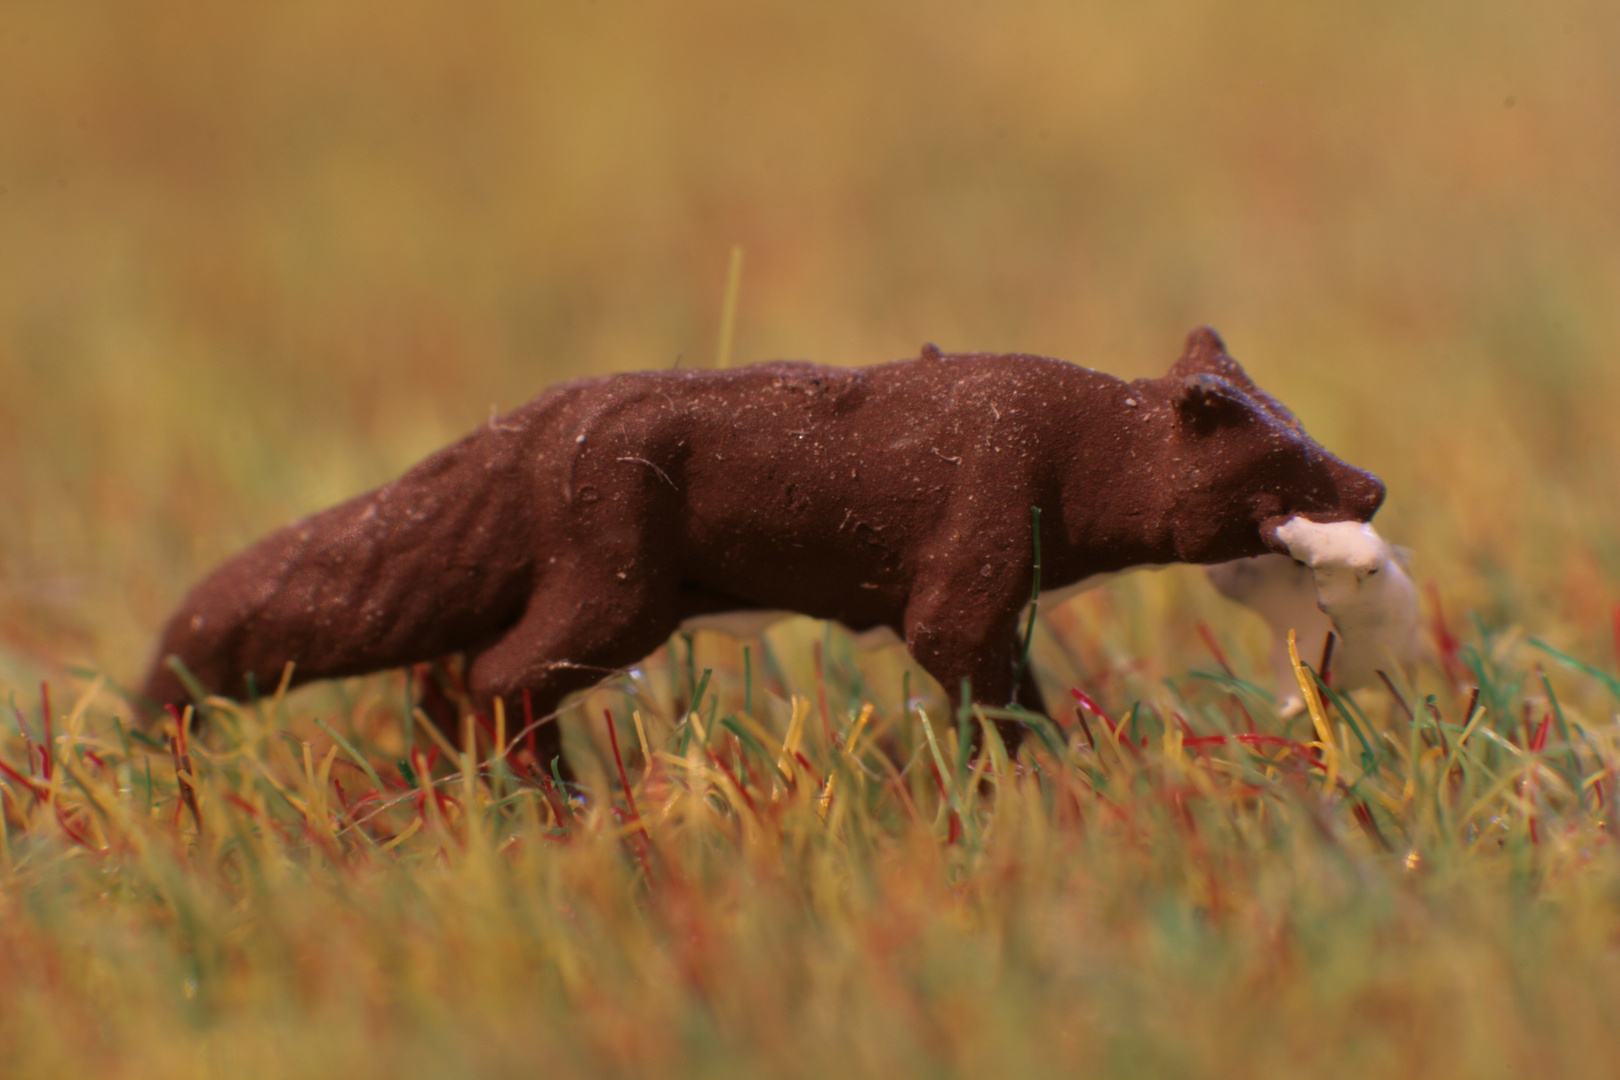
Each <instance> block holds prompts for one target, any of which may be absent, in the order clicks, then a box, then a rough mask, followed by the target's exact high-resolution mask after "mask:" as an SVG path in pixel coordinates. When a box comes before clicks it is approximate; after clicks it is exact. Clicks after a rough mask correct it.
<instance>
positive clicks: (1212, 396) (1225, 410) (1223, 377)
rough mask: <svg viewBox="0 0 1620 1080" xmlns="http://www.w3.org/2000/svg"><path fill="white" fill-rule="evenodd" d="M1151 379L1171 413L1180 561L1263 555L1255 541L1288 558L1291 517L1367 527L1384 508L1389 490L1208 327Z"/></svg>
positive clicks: (1169, 468) (1173, 512)
mask: <svg viewBox="0 0 1620 1080" xmlns="http://www.w3.org/2000/svg"><path fill="white" fill-rule="evenodd" d="M1148 381H1149V382H1151V383H1152V384H1154V390H1155V392H1156V395H1157V396H1158V397H1159V400H1160V401H1161V402H1164V403H1165V404H1166V405H1167V406H1168V408H1167V409H1165V410H1163V411H1165V412H1167V413H1168V414H1169V419H1170V424H1171V431H1170V433H1169V436H1168V439H1167V442H1166V445H1165V454H1166V457H1165V458H1164V459H1161V460H1162V462H1163V465H1162V468H1163V470H1164V471H1165V473H1167V475H1166V476H1165V480H1166V481H1167V483H1166V485H1165V490H1166V491H1167V492H1169V493H1170V496H1169V497H1170V498H1171V499H1172V500H1173V502H1172V505H1171V507H1170V508H1169V516H1170V519H1171V526H1172V530H1173V533H1174V545H1175V551H1176V556H1177V558H1178V559H1181V560H1183V561H1187V562H1198V563H1209V562H1222V561H1225V560H1227V559H1232V558H1238V557H1241V556H1244V555H1254V554H1258V550H1257V535H1258V541H1259V542H1260V543H1262V544H1264V545H1265V547H1268V548H1270V549H1271V550H1274V551H1279V552H1286V551H1287V545H1286V544H1285V543H1284V542H1283V541H1282V540H1281V539H1279V538H1278V536H1277V529H1278V528H1279V527H1280V526H1281V525H1283V524H1284V523H1285V522H1287V521H1289V520H1290V519H1292V518H1296V517H1298V518H1304V519H1306V520H1309V521H1316V522H1331V521H1358V522H1365V521H1369V520H1371V519H1372V516H1373V514H1375V513H1376V512H1377V511H1378V507H1379V505H1380V504H1382V503H1383V501H1384V485H1383V482H1382V481H1380V480H1379V479H1378V478H1377V477H1376V476H1374V475H1372V474H1371V473H1369V472H1365V471H1363V470H1361V469H1357V468H1355V467H1354V466H1352V465H1348V464H1346V463H1345V462H1343V461H1341V460H1339V459H1338V458H1337V457H1334V456H1333V455H1332V454H1330V453H1328V452H1327V450H1325V449H1323V447H1322V446H1321V445H1320V444H1319V443H1317V442H1316V441H1315V440H1314V439H1312V438H1311V437H1310V436H1309V435H1307V434H1306V433H1305V429H1304V428H1303V427H1301V426H1300V423H1299V420H1298V419H1297V418H1296V417H1295V416H1294V414H1293V413H1292V412H1290V411H1289V410H1288V409H1287V408H1286V407H1284V406H1283V405H1282V404H1281V403H1279V402H1278V401H1276V400H1275V399H1274V398H1272V397H1271V396H1270V395H1269V394H1267V393H1266V392H1265V391H1263V390H1261V389H1260V388H1259V387H1258V386H1256V385H1255V384H1254V381H1253V380H1251V379H1250V378H1249V376H1248V375H1247V373H1245V372H1244V370H1243V368H1242V367H1241V366H1239V365H1238V362H1237V361H1236V360H1233V359H1232V358H1231V357H1230V356H1229V355H1227V352H1226V346H1225V345H1224V344H1223V343H1222V341H1221V339H1220V337H1219V335H1217V334H1216V333H1215V331H1213V330H1211V329H1209V328H1208V327H1200V328H1198V329H1197V330H1194V331H1193V332H1192V333H1191V334H1189V335H1188V336H1187V343H1186V347H1185V349H1184V350H1183V352H1182V356H1181V358H1180V359H1179V360H1177V361H1176V362H1175V364H1174V365H1172V366H1171V368H1170V371H1169V372H1168V373H1167V374H1166V375H1165V376H1163V377H1162V378H1160V379H1155V380H1148ZM1234 511H1237V512H1235V513H1234Z"/></svg>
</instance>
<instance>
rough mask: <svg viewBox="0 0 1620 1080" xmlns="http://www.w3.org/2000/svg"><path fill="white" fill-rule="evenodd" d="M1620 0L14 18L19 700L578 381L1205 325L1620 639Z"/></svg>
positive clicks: (1148, 338) (109, 7) (11, 231)
mask: <svg viewBox="0 0 1620 1080" xmlns="http://www.w3.org/2000/svg"><path fill="white" fill-rule="evenodd" d="M1617 195H1620V6H1617V5H1615V4H1613V3H1602V2H1567V3H1565V2H1554V3H1542V4H1534V5H1532V4H1525V3H1508V2H1495V0H1474V2H1470V3H1460V2H1441V3H1432V4H1423V5H1414V4H1400V3H1387V2H1374V3H1368V4H1355V5H1351V4H1299V3H1283V2H1277V0H1251V2H1248V3H1217V2H1191V3H1163V2H1154V0H1149V2H1137V3H1117V2H1115V3H1108V2H1095V3H1057V2H1042V0H1032V2H1027V3H1003V4H967V3H950V2H947V3H938V2H936V3H929V4H922V3H909V2H894V3H884V4H876V3H859V4H856V3H839V2H823V3H817V4H803V3H799V4H789V3H780V2H778V3H769V2H766V3H746V4H745V3H725V2H712V0H699V2H686V3H681V4H662V5H658V4H650V5H635V4H626V3H615V2H600V3H590V4H587V3H573V4H558V3H551V4H547V3H536V4H520V3H509V4H503V3H489V2H462V3H456V4H436V3H389V4H383V3H363V2H341V3H335V2H326V3H303V2H281V3H273V4H269V3H266V4H215V3H201V2H195V0H166V2H164V3H159V4H151V5H139V4H124V3H105V4H94V3H72V2H64V0H52V2H50V3H45V2H24V0H18V2H13V3H9V4H7V5H5V7H4V11H3V14H0V681H4V682H6V683H11V684H16V683H17V682H19V681H22V680H24V679H31V678H36V677H38V676H39V675H40V674H50V673H52V672H53V671H56V670H60V665H65V664H78V663H87V664H90V665H93V666H97V667H103V668H105V669H106V670H108V671H109V672H110V673H111V674H112V675H113V676H114V677H115V678H118V679H121V680H130V679H133V678H134V677H135V675H136V673H137V671H138V669H139V667H140V665H141V664H142V663H143V662H144V660H145V658H146V654H147V650H148V649H149V648H150V647H151V644H152V641H153V635H154V633H155V631H156V628H157V627H158V625H159V623H160V621H161V620H162V619H163V618H164V617H165V616H166V615H167V613H168V611H169V609H170V608H171V607H172V606H173V604H174V603H176V602H177V601H178V599H179V597H180V595H181V593H182V591H183V590H184V589H185V588H186V586H187V585H189V584H190V582H191V581H192V580H193V579H194V578H196V577H197V576H198V575H199V574H201V573H202V572H204V571H205V570H207V569H208V567H209V566H210V565H212V564H213V563H214V562H215V561H217V560H218V559H220V558H222V557H223V556H225V555H226V554H228V553H229V552H230V551H232V550H234V549H236V548H237V547H239V546H241V545H243V544H245V543H247V542H248V541H250V540H252V539H253V538H254V537H256V536H257V535H259V534H260V533H262V532H263V531H265V530H267V529H269V528H271V527H273V526H275V525H278V524H281V523H284V522H285V521H287V520H289V519H291V518H292V517H294V516H296V515H298V514H301V513H304V512H307V511H310V510H314V509H316V508H318V507H320V506H322V505H325V504H327V503H330V502H332V501H335V500H337V499H339V498H341V497H344V496H346V495H349V494H353V493H355V492H357V491H359V490H361V489H362V488H364V487H367V486H370V485H373V484H376V483H380V482H382V481H384V480H387V479H389V478H390V477H392V476H393V475H395V474H396V473H397V472H399V471H400V470H402V469H403V468H404V467H406V466H407V465H409V464H410V463H411V462H412V461H414V460H416V459H417V458H418V457H420V456H421V455H423V454H425V453H427V452H428V451H430V450H432V449H433V448H435V447H437V446H438V445H440V444H442V443H444V442H445V441H447V440H449V439H451V438H453V437H455V436H457V435H459V434H460V433H462V432H463V431H465V430H467V429H469V428H470V427H472V426H473V425H475V424H477V423H479V422H480V421H482V420H484V419H486V418H487V417H488V415H489V411H490V409H491V407H492V406H497V407H500V408H508V407H511V406H513V405H515V404H517V403H519V402H520V401H522V400H525V399H527V398H528V397H531V396H533V395H534V394H535V393H537V392H539V391H540V390H541V389H542V388H544V387H545V386H546V385H547V384H548V383H550V382H552V381H554V380H557V379H561V378H564V377H568V376H573V375H578V374H582V373H587V372H600V371H610V370H625V369H636V368H648V367H663V366H668V365H670V364H672V363H674V362H675V360H676V358H677V357H682V358H684V359H683V362H685V363H712V362H713V357H714V354H715V349H716V339H717V330H718V322H719V313H720V307H721V296H722V290H723V287H724V279H725V274H726V266H727V260H728V256H729V252H730V250H731V248H732V247H733V245H741V246H742V247H743V248H744V249H745V252H746V258H745V263H744V268H743V275H742V279H741V292H740V297H741V299H740V306H739V314H738V319H737V324H736V346H735V355H736V359H737V360H738V362H746V361H749V360H756V359H767V358H776V357H793V358H807V359H814V360H820V361H825V362H831V363H838V364H855V363H870V362H876V361H880V360H885V359H890V358H894V357H898V356H907V355H913V354H914V353H915V350H916V349H917V347H918V346H919V345H920V344H921V343H922V342H924V341H935V342H938V343H939V344H940V345H941V346H942V347H944V348H947V349H962V350H966V349H996V350H1020V351H1030V352H1039V353H1045V354H1049V355H1055V356H1060V357H1063V358H1066V359H1070V360H1074V361H1077V362H1080V363H1084V364H1087V365H1089V366H1093V367H1098V368H1102V369H1105V370H1109V371H1114V372H1117V373H1119V374H1122V375H1127V376H1135V375H1143V374H1156V373H1159V372H1161V371H1162V370H1163V369H1164V368H1165V367H1166V366H1168V364H1169V363H1170V362H1171V360H1173V359H1174V358H1175V356H1176V354H1177V350H1178V348H1179V344H1180V341H1181V338H1182V336H1183V334H1185V332H1186V331H1187V330H1188V329H1189V328H1190V327H1192V326H1193V325H1195V324H1197V323H1201V322H1207V323H1210V324H1213V325H1214V326H1216V327H1217V328H1218V329H1220V331H1221V332H1222V333H1223V334H1224V335H1225V337H1226V339H1227V342H1228V344H1229V346H1230V347H1231V349H1232V351H1233V352H1234V354H1235V355H1237V356H1238V358H1239V359H1240V360H1242V361H1243V362H1244V363H1245V364H1246V365H1247V366H1248V368H1249V370H1250V372H1251V374H1253V375H1254V376H1255V377H1256V379H1257V380H1258V381H1259V382H1260V383H1261V384H1262V385H1263V386H1265V387H1267V388H1268V389H1270V390H1271V391H1272V392H1273V393H1275V394H1276V395H1277V396H1279V397H1280V398H1282V399H1283V400H1284V401H1286V402H1288V403H1289V404H1290V405H1291V406H1293V407H1294V408H1295V409H1296V410H1297V411H1298V412H1299V413H1300V414H1301V416H1302V417H1303V419H1304V420H1305V422H1306V425H1307V426H1308V427H1309V428H1310V429H1311V431H1312V432H1313V434H1315V435H1316V436H1317V437H1318V438H1319V439H1320V440H1321V441H1323V442H1324V443H1326V444H1327V445H1328V446H1329V447H1331V448H1332V449H1334V450H1336V451H1338V452H1339V453H1340V454H1341V455H1342V456H1344V457H1346V458H1348V459H1349V460H1351V461H1353V462H1355V463H1357V464H1359V465H1363V466H1366V467H1368V468H1371V469H1373V470H1375V471H1377V472H1379V473H1380V474H1381V475H1383V476H1384V477H1385V479H1386V480H1387V481H1388V482H1389V485H1390V490H1391V497H1390V500H1389V504H1388V508H1387V510H1386V511H1385V513H1384V515H1383V516H1381V518H1380V519H1379V525H1380V527H1381V528H1382V530H1383V531H1384V532H1385V533H1386V535H1389V536H1391V537H1392V538H1393V539H1395V540H1397V541H1398V542H1402V543H1406V544H1409V545H1411V546H1412V547H1414V548H1416V549H1417V551H1418V559H1419V561H1418V565H1417V570H1418V573H1419V575H1420V576H1421V577H1422V578H1425V579H1430V580H1434V581H1436V582H1437V583H1438V584H1439V586H1440V587H1441V589H1442V592H1443V594H1444V595H1445V597H1446V599H1447V601H1448V603H1449V604H1451V605H1453V606H1454V607H1455V608H1456V609H1457V610H1459V611H1460V610H1463V609H1475V610H1478V611H1479V612H1480V613H1481V614H1482V617H1483V618H1485V619H1486V620H1487V622H1489V623H1491V624H1493V625H1500V624H1505V623H1515V622H1518V623H1524V624H1526V625H1527V626H1529V627H1531V628H1532V629H1534V630H1536V632H1539V633H1543V634H1546V635H1548V636H1550V637H1552V638H1553V639H1554V640H1558V641H1560V642H1562V643H1564V644H1566V645H1568V646H1569V647H1570V648H1572V649H1575V650H1577V651H1581V652H1583V653H1590V652H1592V651H1595V650H1599V649H1602V650H1605V651H1604V656H1609V655H1612V654H1610V653H1608V652H1607V650H1608V648H1609V647H1610V644H1609V641H1608V637H1607V631H1606V629H1605V624H1606V622H1607V620H1606V618H1605V617H1604V613H1605V611H1606V610H1607V609H1608V605H1610V604H1612V603H1613V602H1614V600H1615V599H1616V598H1617V594H1620V584H1617V583H1620V527H1617V521H1620V482H1617V481H1620V477H1617V475H1616V474H1617V471H1620V470H1617V468H1616V463H1617V462H1620V434H1617V431H1616V424H1615V421H1614V414H1615V408H1616V402H1617V401H1620V361H1617V359H1616V357H1615V343H1616V342H1617V341H1620V198H1617Z"/></svg>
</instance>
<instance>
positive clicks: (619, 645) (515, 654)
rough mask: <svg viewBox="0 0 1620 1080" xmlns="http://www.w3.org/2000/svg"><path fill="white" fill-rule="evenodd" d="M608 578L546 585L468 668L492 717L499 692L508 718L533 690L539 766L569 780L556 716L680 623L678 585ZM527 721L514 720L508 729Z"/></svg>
mask: <svg viewBox="0 0 1620 1080" xmlns="http://www.w3.org/2000/svg"><path fill="white" fill-rule="evenodd" d="M606 578H607V580H601V579H600V578H598V577H595V576H593V577H590V578H582V577H572V576H570V577H569V578H568V579H567V584H566V585H563V586H558V587H555V588H542V589H541V591H539V592H537V593H536V594H535V595H534V596H533V597H532V598H531V600H530V602H529V606H528V608H527V610H526V611H525V612H524V615H523V617H522V618H521V619H520V620H519V621H518V622H517V624H516V625H515V626H513V627H512V628H511V629H510V630H508V631H507V632H506V634H505V635H503V636H502V637H501V638H500V639H499V640H498V641H496V642H495V643H494V644H493V645H491V646H489V647H488V648H486V649H485V650H483V651H482V652H481V653H479V654H478V655H477V656H476V657H475V658H474V659H473V661H472V663H471V665H470V667H469V673H468V690H469V691H470V692H471V694H472V698H473V703H474V705H475V706H476V707H477V708H478V709H479V710H480V711H481V712H483V713H484V715H486V716H489V715H492V713H493V708H494V703H495V700H496V699H497V698H499V699H500V700H501V701H502V703H503V708H504V710H505V713H506V716H507V717H509V718H515V717H521V716H522V715H523V711H522V710H523V709H524V698H525V694H527V697H528V705H529V708H530V710H531V711H532V714H533V716H534V718H535V720H536V721H540V726H539V727H538V728H536V729H535V732H534V736H535V750H536V753H537V755H538V756H539V758H540V761H539V762H538V765H539V767H540V769H541V770H542V771H545V772H549V771H550V769H551V767H552V763H553V761H555V762H556V766H557V769H558V772H559V773H560V774H561V775H562V776H563V778H564V779H572V771H571V770H570V769H569V767H568V763H567V760H566V759H565V758H563V757H562V729H561V727H560V726H559V725H558V723H557V722H556V719H555V713H556V712H557V709H558V707H559V706H561V704H562V702H563V699H564V698H566V697H567V696H568V695H569V694H571V693H574V692H576V691H580V690H588V689H590V688H591V687H593V686H595V685H596V684H597V683H599V682H601V681H602V680H603V679H604V678H607V677H608V676H610V675H612V674H613V673H614V672H616V671H621V670H623V669H625V668H627V667H629V666H630V665H632V664H634V663H636V662H637V661H638V660H641V659H643V658H644V657H646V656H647V655H648V654H649V653H651V652H653V651H654V650H655V649H657V648H658V647H659V646H660V645H662V644H663V643H664V642H665V641H666V640H668V638H669V636H670V635H671V634H673V633H674V632H675V630H676V627H677V626H678V624H679V622H680V620H679V618H678V617H677V614H676V605H675V598H674V592H673V590H664V589H661V588H659V587H658V582H657V581H656V579H655V580H653V581H646V580H644V581H642V582H641V583H639V584H637V585H631V584H628V583H627V582H625V581H621V580H618V579H617V578H616V576H615V575H606ZM521 727H522V725H521V724H519V725H514V723H513V721H512V719H508V721H507V730H508V731H511V732H514V733H515V732H517V731H519V730H521Z"/></svg>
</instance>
